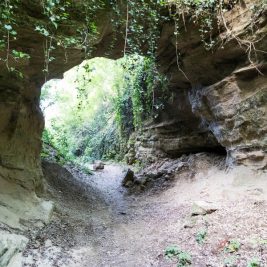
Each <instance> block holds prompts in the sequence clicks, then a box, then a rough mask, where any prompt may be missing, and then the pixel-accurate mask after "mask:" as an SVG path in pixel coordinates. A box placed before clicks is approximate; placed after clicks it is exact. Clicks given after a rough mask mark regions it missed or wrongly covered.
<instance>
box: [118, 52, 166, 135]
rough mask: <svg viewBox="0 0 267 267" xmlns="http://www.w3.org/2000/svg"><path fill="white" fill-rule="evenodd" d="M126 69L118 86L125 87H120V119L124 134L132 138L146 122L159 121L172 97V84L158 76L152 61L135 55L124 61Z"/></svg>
mask: <svg viewBox="0 0 267 267" xmlns="http://www.w3.org/2000/svg"><path fill="white" fill-rule="evenodd" d="M122 65H123V68H124V75H123V77H122V80H120V81H118V83H120V82H122V83H123V86H119V85H118V86H117V88H118V90H117V95H118V97H117V98H116V100H115V107H116V119H117V121H118V123H119V125H121V132H122V133H124V134H126V135H127V136H129V133H130V132H131V131H132V130H133V129H135V130H137V129H138V128H140V127H141V125H142V122H143V121H144V120H146V119H148V118H151V117H152V118H157V116H158V114H159V111H160V110H162V109H163V108H164V100H166V98H167V97H168V94H167V85H168V83H167V79H166V77H164V76H162V75H160V74H159V73H158V71H157V68H156V64H155V63H154V61H153V59H151V58H144V57H140V56H138V55H133V56H131V57H126V58H125V59H123V60H122ZM119 89H122V90H119ZM155 96H157V97H155ZM129 122H131V123H130V124H129Z"/></svg>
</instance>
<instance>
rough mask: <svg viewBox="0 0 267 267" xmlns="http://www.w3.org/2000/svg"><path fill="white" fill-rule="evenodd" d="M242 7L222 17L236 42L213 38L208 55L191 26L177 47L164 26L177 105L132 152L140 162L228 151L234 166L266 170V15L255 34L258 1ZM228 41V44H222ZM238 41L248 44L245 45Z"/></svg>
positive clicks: (165, 57) (164, 57)
mask: <svg viewBox="0 0 267 267" xmlns="http://www.w3.org/2000/svg"><path fill="white" fill-rule="evenodd" d="M245 3H246V5H245V6H237V7H235V8H234V9H233V10H231V11H229V12H227V13H226V14H225V18H226V20H227V21H228V28H229V29H231V31H232V32H234V35H231V34H230V32H228V31H225V29H223V28H222V29H221V32H218V33H214V35H213V37H212V38H213V39H214V40H215V42H216V43H217V46H219V48H217V49H215V50H214V51H206V50H205V49H204V48H203V45H202V44H201V40H200V37H199V32H198V29H197V28H196V27H195V25H194V24H190V23H187V24H186V29H184V30H183V31H182V32H181V33H180V36H179V41H178V43H176V40H175V37H174V35H173V31H174V29H173V25H172V24H171V23H168V24H165V25H163V29H162V35H161V40H160V45H159V52H158V60H159V65H160V67H161V71H162V72H163V73H165V74H166V75H167V76H168V77H169V80H170V85H169V90H170V91H171V92H172V94H173V98H172V99H173V100H172V101H170V102H168V103H166V106H165V110H164V111H163V112H162V113H161V114H160V119H159V120H158V121H157V123H150V124H148V125H147V127H144V129H143V131H142V132H140V133H139V136H138V137H137V143H136V146H135V152H136V157H137V158H138V159H139V160H142V159H146V160H147V159H148V160H149V161H155V160H156V159H157V158H158V157H166V156H171V157H175V156H180V155H182V154H183V153H189V152H198V151H212V150H214V151H216V150H217V151H223V149H225V151H226V152H227V163H228V165H229V166H233V165H237V164H244V165H249V166H251V167H253V168H256V169H261V168H266V166H267V157H266V152H267V134H266V132H267V127H266V123H267V119H266V118H267V95H266V93H267V78H266V74H267V72H266V59H267V58H266V52H265V53H264V52H263V53H262V52H259V50H262V51H264V50H266V47H267V38H266V32H267V26H266V23H267V18H266V10H265V11H262V13H261V14H259V16H258V17H257V18H255V17H254V28H253V34H251V18H252V13H251V10H252V9H253V8H252V5H254V4H255V2H253V1H245ZM226 37H227V38H228V42H224V41H223V40H225V38H226ZM239 38H240V39H243V40H246V41H245V45H242V44H240V41H239V42H238V40H240V39H239ZM257 40H259V41H257ZM252 41H256V43H255V45H256V48H255V49H256V50H258V52H256V54H257V59H256V58H255V57H254V56H255V51H253V47H250V45H251V43H250V42H252ZM218 44H220V45H218ZM176 46H177V49H178V51H179V56H178V61H179V67H178V66H177V54H176ZM250 49H252V50H250ZM250 52H251V54H250V55H249V53H250ZM250 56H251V57H253V59H254V60H255V63H253V64H252V62H251V60H250V59H249V57H250ZM179 69H180V70H179ZM181 70H182V71H181Z"/></svg>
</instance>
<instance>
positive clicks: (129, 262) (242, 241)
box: [23, 153, 267, 267]
mask: <svg viewBox="0 0 267 267" xmlns="http://www.w3.org/2000/svg"><path fill="white" fill-rule="evenodd" d="M164 166H165V167H164ZM171 166H176V168H175V169H174V168H171ZM181 166H183V167H181ZM43 167H44V171H45V176H46V179H47V187H48V193H49V195H47V198H49V199H51V198H52V199H53V201H54V202H55V205H56V208H55V212H54V215H53V219H52V221H51V223H49V224H48V225H46V227H44V228H43V229H42V230H40V231H39V232H38V234H37V236H35V237H34V238H33V237H32V238H31V240H30V242H29V244H28V245H27V248H26V250H25V251H24V254H23V257H24V258H23V262H24V263H23V264H24V265H23V266H24V267H36V266H38V267H50V266H51V267H52V266H60V267H62V266H65V267H104V266H105V267H135V266H136V267H137V266H138V267H148V266H158V267H159V266H161V267H168V266H188V265H190V264H191V266H197V267H201V266H214V267H215V266H216V267H217V266H218V267H219V266H251V267H252V266H267V204H266V203H267V202H266V201H267V191H266V188H267V176H266V173H265V174H264V173H263V174H259V173H254V172H251V171H248V170H246V169H243V168H238V169H235V170H226V169H224V164H223V158H222V157H219V156H214V155H211V154H203V153H202V154H197V155H193V156H186V157H183V158H181V159H180V162H178V161H177V160H176V161H173V162H172V161H170V160H165V161H162V162H161V163H157V166H156V165H154V166H151V167H150V169H149V168H148V169H146V170H145V171H143V173H141V174H142V175H140V176H139V177H138V179H143V180H145V178H142V177H144V176H145V175H146V176H147V175H148V176H149V173H151V172H153V173H154V174H155V173H156V175H154V176H153V175H150V176H149V177H150V178H149V181H145V182H142V183H140V182H137V183H134V186H131V187H130V190H129V189H128V188H125V187H122V186H121V182H122V180H123V177H124V173H125V172H124V170H125V167H123V166H120V165H106V166H105V169H104V170H99V171H97V172H95V174H94V175H91V176H88V175H85V174H84V173H82V172H80V171H79V170H75V169H73V168H72V169H70V172H69V171H67V170H65V169H64V168H61V167H59V166H58V165H57V164H54V163H44V166H43ZM166 168H167V169H169V170H172V171H170V173H171V175H170V173H168V171H166V172H165V171H162V170H163V169H166ZM159 171H161V172H162V173H163V174H162V175H160V174H159ZM144 174H145V175H144ZM155 176H156V177H155ZM151 177H152V178H151ZM157 181H158V182H157ZM192 213H194V214H195V216H192ZM170 246H171V247H170ZM166 249H167V256H169V259H168V257H166V255H165V253H166Z"/></svg>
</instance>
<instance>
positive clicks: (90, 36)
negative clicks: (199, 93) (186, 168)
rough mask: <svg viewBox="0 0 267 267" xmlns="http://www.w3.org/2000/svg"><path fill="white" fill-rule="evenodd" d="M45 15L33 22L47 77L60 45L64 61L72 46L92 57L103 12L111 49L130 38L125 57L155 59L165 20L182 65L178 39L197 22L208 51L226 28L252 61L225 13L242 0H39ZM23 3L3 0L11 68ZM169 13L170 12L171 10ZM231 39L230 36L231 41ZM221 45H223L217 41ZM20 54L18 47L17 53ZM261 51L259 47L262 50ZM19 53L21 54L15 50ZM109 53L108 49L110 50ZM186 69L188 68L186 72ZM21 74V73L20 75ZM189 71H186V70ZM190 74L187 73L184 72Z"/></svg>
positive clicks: (1, 16)
mask: <svg viewBox="0 0 267 267" xmlns="http://www.w3.org/2000/svg"><path fill="white" fill-rule="evenodd" d="M39 4H40V5H41V6H42V13H43V16H45V18H46V20H41V21H38V22H37V23H36V24H35V25H34V29H35V31H37V32H38V33H39V34H41V35H42V36H43V37H44V68H43V72H44V74H45V76H46V77H47V75H48V73H49V64H50V63H51V62H52V61H54V60H56V53H54V52H55V49H56V48H57V46H60V47H61V48H63V49H64V50H65V60H66V61H68V55H67V49H68V48H70V47H76V48H81V49H83V50H84V52H85V56H86V57H91V55H92V52H93V49H94V44H95V41H96V40H97V38H98V36H99V29H98V22H99V20H100V18H101V16H102V13H103V12H105V11H106V10H109V11H111V12H110V19H111V24H112V27H113V31H112V32H113V38H112V41H111V42H110V49H112V48H113V47H114V45H115V43H116V40H117V38H118V35H120V36H122V38H124V39H125V45H124V55H130V54H134V53H138V54H143V52H144V51H146V56H149V57H155V52H156V50H157V43H158V39H159V37H160V27H161V25H162V23H163V22H164V21H168V22H169V21H173V22H174V24H175V27H174V36H175V38H176V50H177V51H176V54H177V65H178V69H179V70H180V71H182V70H181V67H180V66H179V56H180V54H179V51H178V43H179V38H183V33H184V32H185V31H186V27H187V25H186V23H185V21H188V20H189V21H191V22H193V23H194V24H195V25H196V27H197V28H198V29H199V34H200V37H201V40H202V43H203V45H204V47H205V48H206V49H207V50H211V49H214V48H215V47H216V45H217V44H219V43H221V42H218V40H214V39H213V33H214V30H217V29H216V27H219V28H220V25H223V26H224V27H225V30H226V31H227V32H228V33H231V34H230V35H229V34H228V35H229V36H230V37H232V38H234V39H236V40H237V42H238V43H239V45H241V47H244V49H246V48H247V49H248V48H249V49H248V54H249V59H250V60H251V58H250V55H251V49H252V48H253V46H252V48H251V47H247V46H248V45H250V46H251V43H247V42H245V41H243V40H241V39H240V38H237V37H236V36H235V35H234V33H232V32H231V30H229V29H228V27H227V23H224V22H225V18H224V13H225V12H226V11H227V10H230V9H232V8H233V7H234V6H235V5H237V4H239V1H238V0H229V1H223V0H156V1H155V0H127V1H117V0H110V1H107V0H84V1H78V2H77V1H73V0H40V2H39ZM21 5H22V2H21V0H3V1H2V2H1V3H0V31H1V34H2V36H3V38H1V39H0V50H5V52H6V57H5V58H3V59H2V60H3V61H4V62H5V63H6V66H7V68H8V69H9V70H14V71H16V70H15V69H14V68H13V67H10V66H9V59H10V57H12V52H11V50H10V45H9V44H10V41H13V40H16V39H17V31H16V30H15V28H16V24H17V17H18V16H17V12H16V11H17V9H19V8H20V6H21ZM264 6H266V0H264V1H256V3H255V5H254V9H255V12H253V14H252V19H251V24H252V26H251V27H252V28H253V25H254V22H253V21H254V19H253V16H254V15H255V14H258V13H259V12H260V11H259V10H262V8H264ZM73 10H79V12H80V14H79V19H80V24H79V26H78V27H77V29H76V33H72V35H71V36H69V35H65V34H64V30H63V29H64V28H68V27H69V25H68V23H69V22H70V21H71V20H72V19H73V17H74V15H73V13H75V12H73ZM166 11H169V12H166ZM226 41H227V40H226ZM217 46H218V45H217ZM17 52H19V51H17ZM21 52H23V53H22V54H21V53H20V54H19V57H17V56H15V57H14V59H15V60H18V59H22V58H24V56H25V57H27V55H26V53H25V51H21ZM257 52H259V51H257ZM16 54H17V55H18V53H16ZM107 54H108V51H107ZM182 72H183V71H182ZM17 73H18V74H19V76H21V77H22V73H19V72H18V71H17ZM184 74H185V73H184ZM185 75H186V74H185Z"/></svg>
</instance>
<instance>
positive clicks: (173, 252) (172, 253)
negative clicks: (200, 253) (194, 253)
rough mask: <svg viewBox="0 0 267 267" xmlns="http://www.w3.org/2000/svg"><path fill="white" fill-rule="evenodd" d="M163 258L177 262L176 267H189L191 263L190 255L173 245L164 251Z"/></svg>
mask: <svg viewBox="0 0 267 267" xmlns="http://www.w3.org/2000/svg"><path fill="white" fill-rule="evenodd" d="M165 256H166V257H167V258H168V259H175V260H177V261H178V263H177V267H182V266H188V265H191V263H192V258H191V255H190V254H189V253H188V252H186V251H182V250H180V249H179V248H178V247H177V246H175V245H173V246H169V247H167V248H166V249H165Z"/></svg>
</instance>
